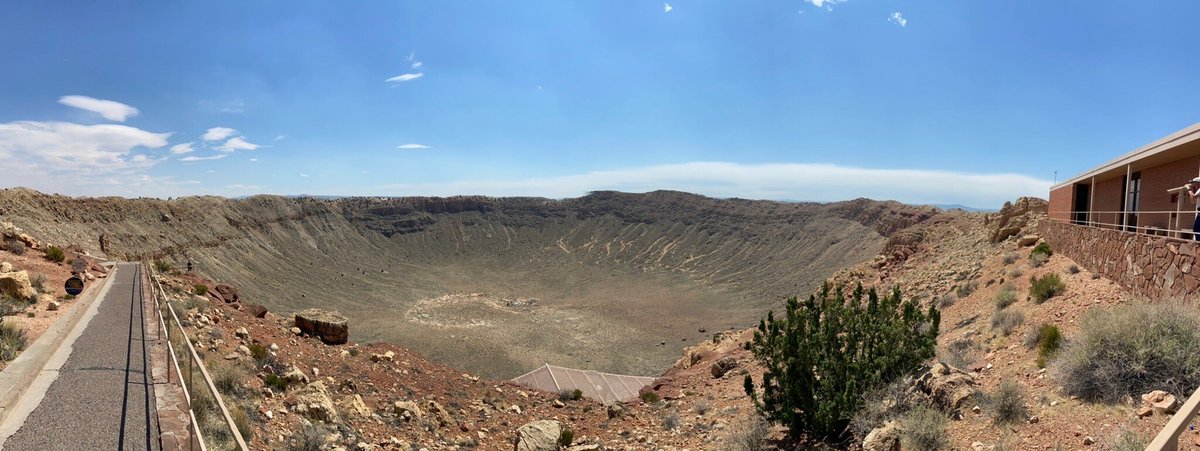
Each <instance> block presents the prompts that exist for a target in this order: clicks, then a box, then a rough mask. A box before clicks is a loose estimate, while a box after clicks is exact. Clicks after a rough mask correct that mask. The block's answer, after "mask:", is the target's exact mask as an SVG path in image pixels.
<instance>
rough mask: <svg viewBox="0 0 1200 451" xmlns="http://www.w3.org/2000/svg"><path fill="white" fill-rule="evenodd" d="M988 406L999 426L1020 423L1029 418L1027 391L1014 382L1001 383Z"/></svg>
mask: <svg viewBox="0 0 1200 451" xmlns="http://www.w3.org/2000/svg"><path fill="white" fill-rule="evenodd" d="M988 404H989V405H990V406H991V408H992V414H993V419H994V421H995V422H996V423H998V424H1012V423H1018V422H1022V421H1025V420H1026V419H1027V418H1029V409H1027V408H1026V407H1025V389H1023V388H1021V384H1018V383H1017V382H1015V381H1013V380H1009V379H1005V380H1003V381H1000V385H999V386H998V387H996V392H995V393H992V394H991V396H990V397H989V399H988Z"/></svg>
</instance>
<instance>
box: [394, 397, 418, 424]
mask: <svg viewBox="0 0 1200 451" xmlns="http://www.w3.org/2000/svg"><path fill="white" fill-rule="evenodd" d="M392 409H393V411H394V412H396V415H398V416H399V417H400V418H403V419H405V420H412V419H416V418H421V417H422V416H424V415H425V414H424V412H421V408H420V407H419V406H417V403H415V402H412V401H396V402H395V403H394V404H392Z"/></svg>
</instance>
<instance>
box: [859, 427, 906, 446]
mask: <svg viewBox="0 0 1200 451" xmlns="http://www.w3.org/2000/svg"><path fill="white" fill-rule="evenodd" d="M862 449H863V451H900V425H899V423H897V422H895V421H889V422H887V423H885V424H884V425H883V426H880V427H877V428H875V429H872V430H871V432H870V433H868V434H867V437H866V439H864V440H863V444H862Z"/></svg>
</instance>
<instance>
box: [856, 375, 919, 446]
mask: <svg viewBox="0 0 1200 451" xmlns="http://www.w3.org/2000/svg"><path fill="white" fill-rule="evenodd" d="M912 385H913V378H912V377H911V376H905V377H902V378H900V379H897V380H895V381H893V382H892V383H890V384H886V385H883V386H880V387H876V388H875V389H874V390H871V391H869V392H867V393H866V394H865V395H864V396H863V403H862V408H860V409H859V410H858V412H856V413H855V414H854V418H852V419H851V420H850V431H851V432H852V433H853V434H854V436H855V437H858V438H864V437H866V435H867V434H868V433H870V432H871V430H872V429H875V428H877V427H880V426H883V425H884V424H886V423H887V422H889V421H892V420H899V419H900V418H901V417H903V416H904V414H906V413H908V411H910V410H912V409H914V408H916V406H918V405H920V404H921V403H922V402H923V400H922V399H921V398H920V396H918V395H917V393H916V392H914V391H913V390H911V387H912Z"/></svg>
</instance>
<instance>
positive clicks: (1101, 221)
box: [1049, 210, 1196, 241]
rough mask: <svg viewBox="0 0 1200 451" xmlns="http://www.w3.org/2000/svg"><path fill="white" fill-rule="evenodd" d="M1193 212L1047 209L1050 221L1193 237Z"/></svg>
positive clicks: (1180, 238)
mask: <svg viewBox="0 0 1200 451" xmlns="http://www.w3.org/2000/svg"><path fill="white" fill-rule="evenodd" d="M1195 214H1196V212H1195V211H1192V210H1184V211H1137V210H1115V211H1062V210H1058V211H1055V210H1051V211H1050V212H1049V217H1050V221H1052V222H1058V223H1064V224H1075V225H1081V226H1086V227H1095V228H1099V229H1108V230H1115V231H1120V232H1128V233H1136V234H1140V235H1152V236H1160V237H1166V238H1171V239H1176V240H1181V241H1191V240H1193V233H1192V224H1193V222H1194V221H1195V218H1196V216H1195Z"/></svg>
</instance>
